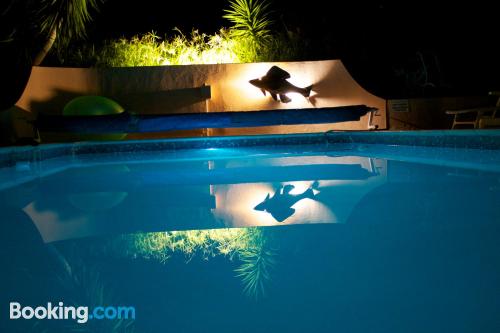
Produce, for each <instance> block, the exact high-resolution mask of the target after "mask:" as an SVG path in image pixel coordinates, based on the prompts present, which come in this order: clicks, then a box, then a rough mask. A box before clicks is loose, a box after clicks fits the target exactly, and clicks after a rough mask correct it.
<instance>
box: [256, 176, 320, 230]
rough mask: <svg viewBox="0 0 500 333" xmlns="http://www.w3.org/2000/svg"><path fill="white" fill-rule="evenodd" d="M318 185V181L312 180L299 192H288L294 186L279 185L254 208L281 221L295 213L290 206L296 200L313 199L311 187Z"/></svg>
mask: <svg viewBox="0 0 500 333" xmlns="http://www.w3.org/2000/svg"><path fill="white" fill-rule="evenodd" d="M317 187H318V182H314V183H313V184H312V185H311V186H310V187H309V188H308V189H307V190H305V191H304V192H302V193H300V194H290V191H292V190H293V189H294V188H295V186H293V185H285V186H282V187H280V188H279V189H278V190H277V191H276V193H274V195H273V196H271V194H270V193H268V194H267V196H266V198H265V199H264V201H262V202H261V203H259V204H258V205H257V206H255V207H254V209H255V210H258V211H264V212H268V213H269V214H271V215H272V216H273V217H274V219H275V220H276V221H278V222H283V221H284V220H286V219H287V218H289V217H290V216H292V215H293V213H295V209H293V208H292V206H293V205H295V204H296V203H297V202H299V201H300V200H302V199H314V197H315V194H314V191H313V189H316V188H317Z"/></svg>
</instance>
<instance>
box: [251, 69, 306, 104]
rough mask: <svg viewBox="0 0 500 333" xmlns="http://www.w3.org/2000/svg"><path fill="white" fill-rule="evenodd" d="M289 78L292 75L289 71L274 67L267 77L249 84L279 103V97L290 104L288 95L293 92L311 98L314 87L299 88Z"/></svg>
mask: <svg viewBox="0 0 500 333" xmlns="http://www.w3.org/2000/svg"><path fill="white" fill-rule="evenodd" d="M289 78H290V74H289V73H288V72H287V71H285V70H283V69H281V68H279V67H278V66H273V67H271V69H270V70H268V71H267V73H266V75H264V76H263V77H261V78H260V79H254V80H250V81H249V82H250V83H251V84H252V85H254V86H255V87H257V88H259V89H260V90H261V91H262V93H263V94H264V96H266V92H268V93H269V94H271V97H272V98H273V99H274V100H275V101H277V100H278V97H279V99H280V101H281V102H282V103H288V102H290V101H291V100H292V99H291V98H290V97H288V96H287V95H286V94H288V93H291V92H295V93H299V94H301V95H302V96H304V97H309V95H310V94H311V90H312V85H310V86H308V87H306V88H299V87H297V86H294V85H293V84H291V83H290V82H288V81H287V79H289Z"/></svg>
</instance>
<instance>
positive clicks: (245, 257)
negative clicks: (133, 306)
mask: <svg viewBox="0 0 500 333" xmlns="http://www.w3.org/2000/svg"><path fill="white" fill-rule="evenodd" d="M122 240H124V241H125V242H126V244H127V246H126V248H127V249H128V255H129V256H132V257H143V258H146V259H155V260H158V261H160V262H162V263H165V262H166V261H167V260H168V259H169V258H170V257H171V256H172V255H173V254H174V253H183V254H184V255H186V257H187V260H188V261H189V260H191V259H192V258H193V256H195V255H197V254H198V255H201V256H202V257H203V258H204V259H208V258H210V257H214V256H216V255H223V256H226V257H228V258H229V259H230V260H233V259H238V260H240V261H242V264H241V265H240V266H239V267H238V268H237V269H236V270H235V271H236V273H237V275H236V276H238V277H240V278H241V279H242V282H243V285H244V289H243V290H244V292H245V293H246V294H247V295H249V296H251V297H254V298H258V297H261V296H263V295H265V286H266V283H267V282H269V281H270V279H271V275H270V271H271V269H272V267H273V266H274V264H275V263H276V262H275V259H274V257H275V255H276V253H275V251H274V250H273V249H271V248H270V246H269V242H268V239H267V236H266V235H265V233H264V231H263V230H262V229H259V228H230V229H210V230H189V231H168V232H153V233H144V234H135V235H126V236H122Z"/></svg>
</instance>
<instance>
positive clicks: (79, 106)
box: [60, 96, 127, 141]
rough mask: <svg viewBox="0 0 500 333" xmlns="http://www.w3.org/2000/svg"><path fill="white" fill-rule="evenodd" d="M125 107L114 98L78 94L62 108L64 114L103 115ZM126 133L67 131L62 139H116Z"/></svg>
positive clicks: (123, 136)
mask: <svg viewBox="0 0 500 333" xmlns="http://www.w3.org/2000/svg"><path fill="white" fill-rule="evenodd" d="M124 111H125V109H124V108H123V107H122V106H121V105H120V104H118V103H117V102H115V101H114V100H112V99H110V98H107V97H103V96H80V97H76V98H74V99H72V100H71V101H70V102H69V103H68V104H66V106H65V107H64V109H63V115H64V116H71V117H73V116H74V117H78V116H105V115H111V114H119V113H122V112H124ZM126 136H127V133H111V134H108V133H106V134H79V133H68V134H67V135H66V136H63V137H62V138H60V139H62V140H63V141H82V140H83V141H116V140H123V139H125V137H126Z"/></svg>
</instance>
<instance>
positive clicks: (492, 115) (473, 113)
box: [446, 91, 500, 129]
mask: <svg viewBox="0 0 500 333" xmlns="http://www.w3.org/2000/svg"><path fill="white" fill-rule="evenodd" d="M489 94H490V95H492V96H498V100H497V103H496V105H495V106H492V107H481V108H472V109H463V110H449V111H446V114H451V115H454V116H455V117H454V118H453V124H452V125H451V129H455V128H456V127H457V126H463V125H472V127H473V128H488V127H500V118H497V114H499V115H500V113H498V112H497V111H498V110H499V109H500V91H493V92H490V93H489Z"/></svg>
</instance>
